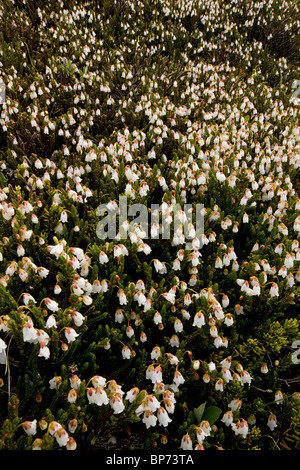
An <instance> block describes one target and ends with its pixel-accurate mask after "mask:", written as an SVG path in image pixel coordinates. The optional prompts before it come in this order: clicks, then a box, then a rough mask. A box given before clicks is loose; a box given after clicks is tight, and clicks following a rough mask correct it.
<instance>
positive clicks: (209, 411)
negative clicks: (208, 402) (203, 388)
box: [202, 406, 222, 425]
mask: <svg viewBox="0 0 300 470" xmlns="http://www.w3.org/2000/svg"><path fill="white" fill-rule="evenodd" d="M221 413H222V410H221V409H220V408H218V407H217V406H208V407H207V408H205V410H204V412H203V415H202V419H203V420H206V421H208V422H209V424H210V425H212V424H214V423H215V422H216V421H217V419H218V418H219V416H220V414H221Z"/></svg>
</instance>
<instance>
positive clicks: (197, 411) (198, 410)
mask: <svg viewBox="0 0 300 470" xmlns="http://www.w3.org/2000/svg"><path fill="white" fill-rule="evenodd" d="M205 406H206V402H204V403H202V405H200V406H198V408H194V415H195V416H196V418H197V421H198V423H200V421H201V420H202V416H203V413H204V408H205Z"/></svg>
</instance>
